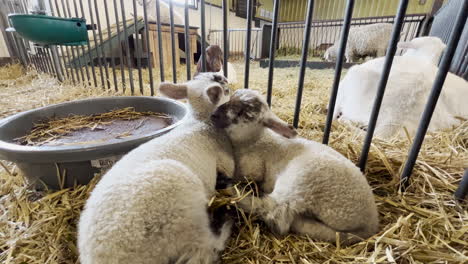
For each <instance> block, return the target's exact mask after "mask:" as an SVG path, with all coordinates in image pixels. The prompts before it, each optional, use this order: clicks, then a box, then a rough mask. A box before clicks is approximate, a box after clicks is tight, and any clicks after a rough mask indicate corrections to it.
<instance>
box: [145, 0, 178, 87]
mask: <svg viewBox="0 0 468 264" xmlns="http://www.w3.org/2000/svg"><path fill="white" fill-rule="evenodd" d="M186 17H187V16H186ZM143 19H144V20H145V38H146V43H145V44H146V52H147V53H146V56H147V57H148V74H149V82H150V94H151V96H153V95H154V80H153V62H152V61H151V60H152V59H153V58H152V57H151V47H150V41H149V25H148V10H147V9H146V0H143Z"/></svg>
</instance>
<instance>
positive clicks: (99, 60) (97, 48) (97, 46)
mask: <svg viewBox="0 0 468 264" xmlns="http://www.w3.org/2000/svg"><path fill="white" fill-rule="evenodd" d="M88 6H89V16H90V18H91V24H92V30H91V31H92V33H93V41H94V47H93V49H94V50H95V52H96V58H97V59H98V66H99V75H100V77H101V85H102V89H104V88H105V84H104V72H103V71H102V60H101V56H100V49H99V43H98V37H97V35H96V30H95V29H94V25H95V24H94V14H93V9H92V6H93V4H92V2H91V0H88ZM89 53H90V54H91V50H90V51H89ZM91 60H94V58H93V57H91Z"/></svg>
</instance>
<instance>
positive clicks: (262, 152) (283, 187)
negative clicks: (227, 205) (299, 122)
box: [211, 89, 379, 244]
mask: <svg viewBox="0 0 468 264" xmlns="http://www.w3.org/2000/svg"><path fill="white" fill-rule="evenodd" d="M211 119H212V121H213V123H214V125H215V126H217V127H219V128H224V129H225V130H226V132H227V133H228V135H229V137H230V138H231V140H232V143H233V146H234V153H235V154H234V155H235V159H236V178H239V177H242V176H247V177H249V178H251V179H253V180H254V181H257V182H261V188H262V190H263V191H264V192H265V193H267V194H266V195H265V196H264V197H261V198H258V197H255V196H251V197H249V198H248V199H244V200H242V201H241V202H240V206H241V207H242V208H243V209H244V210H247V211H252V212H255V213H258V214H259V215H260V217H261V218H262V219H263V220H264V221H265V222H266V223H267V225H268V226H269V227H270V228H271V229H272V230H273V231H275V232H277V233H279V234H286V233H287V232H289V231H293V232H297V233H300V234H307V235H309V236H310V237H311V238H314V239H318V240H322V241H330V242H335V241H336V232H340V233H341V234H340V236H341V241H342V242H343V243H345V244H348V243H353V242H356V241H359V240H360V239H365V238H368V237H370V236H372V235H374V234H375V233H376V232H377V231H378V225H379V224H378V212H377V207H376V204H375V201H374V196H373V195H372V190H371V188H370V186H369V184H368V183H367V180H366V178H365V177H364V176H363V175H362V173H361V172H360V170H359V169H358V168H357V167H356V166H355V165H354V164H353V163H352V162H351V161H349V160H348V159H346V158H345V157H344V156H342V155H341V154H339V153H338V152H336V151H335V150H333V149H332V148H330V147H328V146H325V145H322V144H319V143H317V142H313V141H309V140H306V139H303V138H296V139H288V138H293V137H295V136H296V131H295V130H294V129H293V128H292V127H291V126H288V124H286V123H285V122H284V121H282V120H281V119H279V118H278V117H277V116H276V115H274V114H273V113H272V112H271V110H270V109H269V107H268V105H267V103H266V102H265V100H264V99H263V98H262V96H261V95H260V94H259V93H258V92H255V91H252V90H246V89H243V90H237V91H236V92H235V93H234V95H233V96H232V97H231V99H230V101H229V102H228V103H226V104H223V105H221V106H220V107H218V109H217V110H216V111H215V112H214V113H213V115H212V117H211ZM267 128H270V129H271V130H273V131H274V132H276V133H278V134H280V135H282V136H280V135H277V134H275V133H273V131H271V130H270V129H267Z"/></svg>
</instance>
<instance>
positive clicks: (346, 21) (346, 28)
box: [322, 0, 354, 145]
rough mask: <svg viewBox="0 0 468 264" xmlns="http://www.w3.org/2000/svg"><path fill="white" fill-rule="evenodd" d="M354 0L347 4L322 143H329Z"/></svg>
mask: <svg viewBox="0 0 468 264" xmlns="http://www.w3.org/2000/svg"><path fill="white" fill-rule="evenodd" d="M353 8H354V0H348V2H347V4H346V13H345V19H344V22H343V29H342V30H341V38H340V47H339V49H338V57H337V59H336V66H335V78H334V79H333V86H332V91H331V95H330V101H329V102H328V113H327V121H326V123H325V131H324V133H323V140H322V143H323V144H326V145H328V140H329V139H330V131H331V126H332V121H333V112H334V111H335V104H336V97H337V95H338V86H339V84H340V77H341V70H342V68H343V60H344V54H345V50H346V43H347V41H348V35H349V29H350V27H351V19H352V15H353Z"/></svg>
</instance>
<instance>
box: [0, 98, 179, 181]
mask: <svg viewBox="0 0 468 264" xmlns="http://www.w3.org/2000/svg"><path fill="white" fill-rule="evenodd" d="M128 107H132V108H133V109H134V111H136V112H142V113H143V112H152V113H161V114H165V115H166V116H168V117H169V119H170V121H168V123H167V124H166V125H165V126H159V127H158V123H157V122H156V123H154V120H153V121H151V120H149V119H151V118H146V117H145V119H143V118H142V119H140V120H132V121H129V122H127V123H125V122H123V121H122V122H120V123H119V122H115V124H114V123H113V122H110V123H109V122H107V123H106V124H107V127H105V128H99V127H98V128H96V127H93V128H86V129H81V130H78V132H77V133H72V135H70V134H68V135H66V137H65V138H64V139H60V140H62V141H60V142H59V143H61V144H58V145H53V144H42V145H38V146H34V145H32V146H31V145H24V144H21V143H20V142H19V141H18V138H21V137H24V136H25V135H28V134H29V133H31V129H32V128H33V127H35V124H37V123H41V122H43V121H44V120H50V119H54V120H57V119H60V118H66V117H70V115H80V116H90V115H96V114H99V113H108V112H109V111H112V110H115V109H124V108H128ZM187 113H188V112H187V108H186V107H185V105H183V104H181V103H179V102H176V101H174V100H170V99H165V98H160V97H137V96H129V97H105V98H94V99H86V100H78V101H73V102H67V103H62V104H57V105H51V106H46V107H42V108H38V109H34V110H30V111H26V112H23V113H19V114H16V115H14V116H11V117H8V118H6V119H4V120H0V160H2V159H3V160H9V161H13V162H15V163H16V164H17V165H18V167H19V168H20V169H21V170H22V171H23V173H24V175H25V176H26V177H27V178H28V180H29V181H30V182H31V183H32V184H34V185H35V187H36V188H37V189H44V188H45V187H47V188H49V189H60V188H66V187H72V186H75V185H76V184H87V183H88V182H89V181H90V180H91V179H92V178H93V177H94V176H95V173H99V172H100V171H101V169H103V168H102V167H106V166H109V165H110V164H112V163H113V162H114V161H115V160H116V159H117V158H119V157H120V156H121V155H123V154H125V153H127V152H128V151H130V150H132V149H133V148H135V147H137V146H139V145H140V144H142V143H144V142H147V141H149V140H150V139H152V138H155V137H158V136H161V135H163V134H165V133H167V132H169V131H170V130H172V129H173V128H175V127H176V126H178V125H179V124H180V123H181V122H182V120H183V119H184V118H185V117H186V115H187ZM145 121H147V122H145ZM156 121H157V120H156ZM111 123H112V124H114V125H112V124H111ZM106 124H104V126H106ZM109 124H111V125H109ZM155 124H156V127H155ZM95 128H96V129H95ZM119 129H120V132H119V133H121V134H122V131H128V132H125V133H124V134H125V136H122V137H120V136H115V133H116V132H118V131H119ZM112 133H114V136H112ZM75 139H76V140H78V141H77V142H79V144H70V143H73V142H70V140H71V141H73V140H75ZM77 142H75V143H77ZM81 142H85V143H81Z"/></svg>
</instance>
